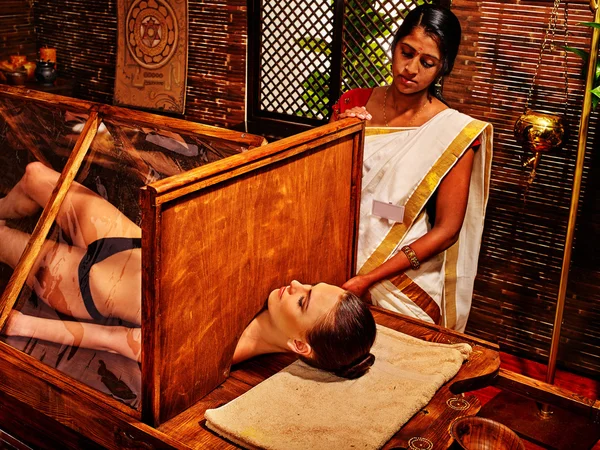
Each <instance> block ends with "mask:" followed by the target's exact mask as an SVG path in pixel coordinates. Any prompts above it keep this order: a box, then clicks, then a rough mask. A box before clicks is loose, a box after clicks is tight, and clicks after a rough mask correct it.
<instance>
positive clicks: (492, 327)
mask: <svg viewBox="0 0 600 450" xmlns="http://www.w3.org/2000/svg"><path fill="white" fill-rule="evenodd" d="M565 3H566V2H562V4H561V8H560V20H559V28H558V31H557V33H556V37H557V38H558V39H560V41H559V42H558V43H557V44H558V45H562V44H563V42H562V39H563V38H562V36H563V34H562V28H561V23H562V21H563V5H564V4H565ZM588 5H589V2H588V0H576V1H573V0H572V1H569V2H568V10H567V11H568V21H567V23H568V29H569V38H568V43H569V45H570V46H573V47H578V48H581V49H587V48H589V45H590V40H589V39H590V29H589V28H587V27H584V26H581V25H578V24H579V23H580V22H584V21H591V20H593V17H592V14H591V12H590V10H589V6H588ZM551 8H552V2H551V1H540V0H529V1H526V0H520V1H518V0H517V1H515V0H511V1H507V0H503V1H496V2H494V1H477V2H475V1H473V0H454V1H453V11H454V12H455V13H456V14H457V15H458V17H459V18H460V20H461V23H462V24H463V33H464V36H463V43H462V47H461V51H460V52H459V53H460V55H461V56H459V58H458V59H457V62H456V66H455V69H454V72H453V74H452V76H451V77H450V79H449V80H447V82H446V83H445V84H444V94H445V96H446V98H447V99H448V100H449V101H450V103H451V104H452V105H453V106H455V107H457V108H458V109H460V110H462V111H463V112H466V113H468V114H471V115H473V116H475V117H478V118H482V119H485V120H488V121H490V122H492V123H493V125H494V128H495V133H494V139H495V142H494V161H493V167H492V185H491V195H490V202H489V206H488V213H487V217H486V226H485V231H484V238H483V244H482V253H481V257H480V260H479V271H478V277H477V279H476V284H475V295H474V299H473V309H472V312H471V317H470V321H469V324H468V326H467V332H468V333H472V334H474V335H477V336H480V337H482V338H485V339H488V340H491V341H497V342H498V343H499V344H500V345H501V347H502V349H503V350H504V351H507V352H510V353H514V354H517V355H520V356H526V357H529V358H533V359H538V360H540V361H542V362H546V361H547V355H548V351H549V347H550V339H551V333H552V324H553V322H554V314H555V307H556V298H557V294H558V284H559V277H560V270H561V265H562V256H563V249H564V239H565V233H566V226H567V221H568V212H569V205H570V201H571V189H572V183H573V172H574V166H575V160H576V153H577V135H578V123H579V116H580V113H581V106H582V99H583V90H584V85H585V83H584V80H583V79H582V76H581V71H582V63H581V60H580V59H579V57H577V56H575V55H573V54H569V56H568V74H569V95H568V105H567V106H568V108H567V116H568V124H569V127H570V130H571V135H570V138H569V140H568V143H567V145H566V147H565V148H564V149H563V150H561V151H556V152H554V153H552V154H548V155H545V156H544V157H543V158H542V162H541V166H540V168H539V170H538V176H537V178H536V180H535V182H534V183H533V185H532V187H531V188H530V189H529V191H528V193H527V195H526V201H524V199H523V194H524V192H525V181H526V178H527V174H528V170H526V169H524V168H522V166H521V158H523V157H524V156H525V154H524V151H523V150H522V148H521V147H520V146H519V145H518V144H517V143H516V142H515V139H514V137H513V126H514V122H515V120H516V119H517V118H518V116H519V115H520V114H521V113H522V111H523V108H524V106H525V103H526V98H527V93H528V90H529V87H530V86H531V84H532V83H531V81H532V79H533V74H534V72H535V67H536V63H537V60H538V56H539V51H540V44H541V41H542V38H543V33H544V30H545V28H546V26H547V22H548V18H549V15H550V11H551ZM561 55H562V53H561V51H560V47H558V48H557V49H555V51H553V52H549V53H545V56H544V59H543V64H542V67H543V70H542V71H541V72H540V74H539V76H538V83H537V84H538V85H540V86H542V87H541V88H540V89H536V90H535V91H534V98H533V101H532V104H531V106H533V107H535V108H538V109H542V108H543V109H549V110H551V111H555V112H561V111H564V102H565V97H564V68H563V67H564V66H563V60H562V58H561ZM597 130H598V117H597V113H595V114H594V115H593V116H592V120H591V122H590V132H589V141H588V145H587V154H586V160H585V173H584V180H583V190H582V195H581V202H580V211H579V215H578V230H577V233H576V240H575V247H574V258H573V264H572V270H571V275H570V284H569V289H568V294H567V304H566V309H565V319H564V326H563V333H562V340H561V346H560V353H559V364H561V363H562V365H563V366H566V367H568V368H570V369H571V370H574V371H579V372H582V373H586V374H592V375H593V374H598V373H599V372H600V308H599V306H600V289H599V286H600V258H599V257H598V250H599V247H598V244H597V236H598V232H599V231H600V229H599V225H598V223H599V222H598V218H599V216H600V200H599V199H600V197H599V195H598V194H600V192H599V189H598V187H599V184H598V183H599V182H598V180H599V175H600V173H599V172H600V161H598V155H594V154H593V150H594V149H596V150H597V149H598V137H597V135H598V132H597ZM596 153H597V151H596Z"/></svg>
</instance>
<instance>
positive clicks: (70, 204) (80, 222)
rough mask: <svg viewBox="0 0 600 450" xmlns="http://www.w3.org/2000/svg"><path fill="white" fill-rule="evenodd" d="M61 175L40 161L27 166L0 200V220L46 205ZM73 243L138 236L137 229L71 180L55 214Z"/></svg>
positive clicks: (105, 202) (119, 213)
mask: <svg viewBox="0 0 600 450" xmlns="http://www.w3.org/2000/svg"><path fill="white" fill-rule="evenodd" d="M59 176H60V174H59V173H58V172H56V171H55V170H53V169H50V168H48V167H46V166H45V165H44V164H42V163H40V162H34V163H30V164H28V165H27V167H26V169H25V174H24V175H23V177H22V178H21V179H20V180H19V182H18V183H17V184H16V185H15V186H14V188H13V189H12V190H11V191H10V192H9V193H8V195H6V197H4V198H1V199H0V219H16V218H20V217H25V216H28V215H32V214H34V213H35V212H37V211H38V210H39V209H40V208H41V207H43V206H45V205H46V203H47V202H48V200H49V199H50V195H51V193H52V191H53V189H54V187H55V186H56V183H57V181H58V178H59ZM57 222H58V225H59V226H60V227H61V228H62V230H63V231H64V232H65V233H67V234H68V235H69V236H70V238H71V240H72V242H73V244H74V245H77V246H78V247H82V248H86V247H87V246H88V245H89V244H90V243H91V242H93V241H95V240H97V239H100V238H103V237H108V236H118V237H141V230H140V228H139V227H138V226H137V225H136V224H134V223H133V222H132V221H131V220H129V219H128V218H127V217H126V216H125V215H124V214H122V213H121V212H120V211H119V210H118V209H117V208H115V207H114V206H113V205H111V204H110V203H109V202H107V201H106V200H105V199H103V198H102V197H100V196H99V195H98V194H96V193H94V192H93V191H91V190H89V189H88V188H86V187H84V186H82V185H81V184H79V183H77V182H74V183H73V184H72V185H71V188H70V189H69V192H68V193H67V195H66V197H65V200H64V202H63V204H62V205H61V208H60V210H59V212H58V216H57Z"/></svg>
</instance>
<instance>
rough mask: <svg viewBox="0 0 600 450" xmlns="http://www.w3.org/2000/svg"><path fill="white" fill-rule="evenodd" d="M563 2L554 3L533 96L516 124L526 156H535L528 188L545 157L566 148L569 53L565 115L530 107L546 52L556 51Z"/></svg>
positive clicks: (525, 164) (527, 164)
mask: <svg viewBox="0 0 600 450" xmlns="http://www.w3.org/2000/svg"><path fill="white" fill-rule="evenodd" d="M560 1H561V0H555V1H554V7H553V8H552V12H551V14H550V20H549V22H548V28H547V29H546V32H545V34H544V40H543V41H542V46H541V48H540V54H539V58H538V63H537V67H536V70H535V74H534V76H533V80H532V83H531V87H530V88H529V94H528V96H527V101H526V103H525V110H524V112H523V114H521V116H519V118H518V119H517V121H516V122H515V128H514V133H515V138H516V140H517V142H518V143H519V144H520V145H521V146H522V147H523V149H524V150H525V151H526V152H532V153H533V154H534V156H531V157H529V158H525V160H524V162H523V167H530V168H531V172H530V174H529V179H528V180H527V184H528V185H531V183H533V180H534V179H535V177H536V171H537V167H538V165H539V163H540V159H541V157H542V154H544V153H547V152H549V151H552V150H556V149H560V148H562V146H563V145H564V140H565V135H566V123H565V119H564V116H565V115H566V110H567V105H568V101H567V100H568V92H569V78H568V73H567V52H566V50H564V74H565V101H564V105H565V111H564V112H563V114H557V113H554V112H551V111H545V110H537V109H532V108H530V107H529V103H530V102H531V98H532V96H533V91H534V88H535V83H536V80H537V78H538V75H539V72H540V67H541V64H542V59H543V56H544V51H545V50H546V47H547V45H548V44H550V49H551V50H553V49H554V35H555V33H556V25H557V23H558V7H559V5H560ZM567 19H568V17H567V8H566V7H565V8H564V41H565V47H566V45H567V37H568V29H567Z"/></svg>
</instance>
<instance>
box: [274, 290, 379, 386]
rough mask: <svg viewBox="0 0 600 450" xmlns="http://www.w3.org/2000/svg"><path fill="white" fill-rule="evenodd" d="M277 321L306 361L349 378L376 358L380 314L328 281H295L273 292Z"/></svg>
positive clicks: (278, 326)
mask: <svg viewBox="0 0 600 450" xmlns="http://www.w3.org/2000/svg"><path fill="white" fill-rule="evenodd" d="M268 311H269V316H270V319H271V321H272V324H273V326H274V327H275V328H277V329H278V330H279V331H280V332H282V333H283V334H285V335H286V336H287V337H288V342H287V345H288V347H289V348H290V350H292V351H293V352H294V353H297V354H298V356H299V357H300V359H302V360H303V361H304V362H306V363H307V364H309V365H311V366H314V367H317V368H319V369H324V370H327V371H330V372H333V373H334V374H335V375H338V376H340V377H344V378H350V379H353V378H358V377H360V376H362V375H363V374H365V373H366V372H367V371H368V369H369V367H371V365H372V364H373V362H374V361H375V357H374V356H373V355H372V354H371V353H370V350H371V346H372V345H373V342H374V341H375V335H376V327H375V320H374V319H373V315H372V314H371V311H370V310H369V308H368V307H367V305H366V304H365V303H364V302H363V301H362V300H361V299H360V298H358V297H357V296H355V295H354V294H352V293H351V292H348V291H344V290H343V289H342V288H340V287H337V286H332V285H330V284H326V283H318V284H315V285H314V286H312V285H305V284H301V283H299V282H298V281H295V280H294V281H292V282H291V283H290V285H289V286H284V287H282V288H280V289H276V290H274V291H273V292H271V294H270V295H269V298H268Z"/></svg>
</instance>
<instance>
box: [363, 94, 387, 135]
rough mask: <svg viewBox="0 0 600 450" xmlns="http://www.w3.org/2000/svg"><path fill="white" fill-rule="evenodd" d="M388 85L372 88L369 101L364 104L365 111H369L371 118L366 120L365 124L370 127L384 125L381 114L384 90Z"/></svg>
mask: <svg viewBox="0 0 600 450" xmlns="http://www.w3.org/2000/svg"><path fill="white" fill-rule="evenodd" d="M387 88H388V86H379V87H376V88H375V89H373V93H372V94H371V97H369V101H368V102H367V104H366V105H365V107H366V108H367V111H369V113H371V116H372V119H371V120H369V121H368V122H367V126H372V127H383V126H385V120H384V115H383V105H384V99H385V91H386V90H387Z"/></svg>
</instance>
